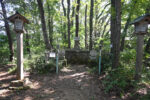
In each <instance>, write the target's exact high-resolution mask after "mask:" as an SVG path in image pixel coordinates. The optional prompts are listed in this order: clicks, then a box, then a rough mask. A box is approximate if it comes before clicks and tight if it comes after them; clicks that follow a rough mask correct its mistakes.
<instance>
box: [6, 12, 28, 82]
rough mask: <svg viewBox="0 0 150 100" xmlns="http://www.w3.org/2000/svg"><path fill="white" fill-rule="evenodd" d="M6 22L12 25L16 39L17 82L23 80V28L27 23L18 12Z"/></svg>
mask: <svg viewBox="0 0 150 100" xmlns="http://www.w3.org/2000/svg"><path fill="white" fill-rule="evenodd" d="M8 20H9V21H10V22H12V23H13V24H14V31H15V32H16V38H17V78H18V80H23V79H24V73H23V26H24V24H25V23H27V24H28V23H29V21H28V20H27V19H26V18H25V17H24V16H22V15H21V14H19V13H18V12H16V14H14V15H12V16H10V17H9V18H8Z"/></svg>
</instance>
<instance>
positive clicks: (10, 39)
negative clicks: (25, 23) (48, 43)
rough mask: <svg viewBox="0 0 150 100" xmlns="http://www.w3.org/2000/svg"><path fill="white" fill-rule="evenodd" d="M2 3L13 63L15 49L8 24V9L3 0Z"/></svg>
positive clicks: (0, 0)
mask: <svg viewBox="0 0 150 100" xmlns="http://www.w3.org/2000/svg"><path fill="white" fill-rule="evenodd" d="M0 3H1V7H2V12H3V17H4V23H5V30H6V34H7V37H8V44H9V52H10V56H9V60H10V61H13V56H14V49H13V42H12V37H11V34H10V28H9V24H8V21H7V13H6V8H5V4H4V2H3V0H0Z"/></svg>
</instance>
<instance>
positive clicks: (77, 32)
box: [75, 0, 80, 48]
mask: <svg viewBox="0 0 150 100" xmlns="http://www.w3.org/2000/svg"><path fill="white" fill-rule="evenodd" d="M79 10H80V0H77V6H76V34H75V37H79ZM75 48H79V40H77V41H75Z"/></svg>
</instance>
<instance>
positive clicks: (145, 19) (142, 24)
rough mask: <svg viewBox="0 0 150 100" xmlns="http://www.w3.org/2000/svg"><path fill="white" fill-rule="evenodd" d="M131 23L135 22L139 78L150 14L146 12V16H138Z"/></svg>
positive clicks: (138, 76)
mask: <svg viewBox="0 0 150 100" xmlns="http://www.w3.org/2000/svg"><path fill="white" fill-rule="evenodd" d="M131 24H134V26H135V31H134V34H135V35H136V36H137V48H136V64H135V67H136V68H135V69H136V75H135V79H139V78H140V76H141V71H142V60H143V45H144V35H145V34H146V33H148V24H150V14H145V15H144V16H140V17H138V18H136V19H135V20H134V21H133V22H132V23H131Z"/></svg>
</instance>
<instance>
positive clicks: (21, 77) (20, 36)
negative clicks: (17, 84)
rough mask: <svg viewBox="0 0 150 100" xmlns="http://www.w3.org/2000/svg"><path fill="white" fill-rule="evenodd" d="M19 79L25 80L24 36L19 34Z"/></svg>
mask: <svg viewBox="0 0 150 100" xmlns="http://www.w3.org/2000/svg"><path fill="white" fill-rule="evenodd" d="M17 78H18V79H19V80H23V79H24V74H23V34H22V33H17Z"/></svg>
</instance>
